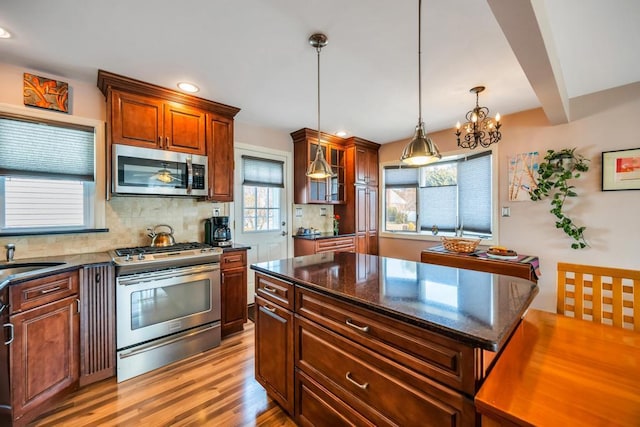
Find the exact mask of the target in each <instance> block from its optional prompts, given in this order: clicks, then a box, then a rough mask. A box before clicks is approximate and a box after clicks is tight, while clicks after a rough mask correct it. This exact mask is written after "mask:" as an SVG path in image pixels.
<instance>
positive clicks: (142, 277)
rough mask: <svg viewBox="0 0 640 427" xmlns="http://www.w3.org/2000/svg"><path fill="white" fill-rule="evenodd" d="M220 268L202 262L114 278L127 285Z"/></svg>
mask: <svg viewBox="0 0 640 427" xmlns="http://www.w3.org/2000/svg"><path fill="white" fill-rule="evenodd" d="M219 270H220V264H219V263H215V264H203V265H198V266H194V267H187V268H184V269H178V270H171V269H170V270H161V271H154V272H151V273H135V274H129V275H125V276H118V277H117V278H116V282H117V283H118V284H119V285H124V286H129V285H137V284H139V283H143V282H151V281H154V280H162V279H174V278H178V277H185V276H194V275H197V274H202V273H210V272H214V271H219Z"/></svg>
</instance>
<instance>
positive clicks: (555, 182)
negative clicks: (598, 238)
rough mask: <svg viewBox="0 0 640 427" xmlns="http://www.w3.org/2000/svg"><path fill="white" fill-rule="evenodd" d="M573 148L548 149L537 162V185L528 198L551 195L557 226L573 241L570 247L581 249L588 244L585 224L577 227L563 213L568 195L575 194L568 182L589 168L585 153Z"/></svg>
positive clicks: (552, 209)
mask: <svg viewBox="0 0 640 427" xmlns="http://www.w3.org/2000/svg"><path fill="white" fill-rule="evenodd" d="M575 151H576V149H575V148H572V149H569V148H565V149H563V150H560V151H554V150H547V155H546V156H545V157H544V161H543V162H540V164H539V165H538V175H539V176H538V179H537V184H538V188H536V189H534V190H532V191H530V192H529V196H530V197H531V200H533V201H538V200H542V199H544V198H546V197H551V210H550V211H549V212H551V213H552V214H553V215H554V216H555V217H556V228H561V229H562V230H563V231H564V232H565V233H566V234H567V235H568V236H569V237H571V238H573V239H574V240H575V242H574V243H572V244H571V247H572V248H573V249H583V248H585V247H587V246H589V245H588V244H587V241H586V240H585V238H584V230H585V229H586V227H584V226H583V227H579V226H577V225H576V224H575V223H574V222H573V221H572V220H571V218H569V217H568V216H567V215H566V214H565V213H564V212H563V210H562V209H563V208H564V202H565V201H566V200H567V197H576V196H577V195H578V194H577V193H576V192H575V191H574V188H575V187H574V186H573V185H569V183H568V181H569V180H570V179H573V178H579V177H580V174H581V172H586V171H588V170H589V165H588V164H587V162H588V161H589V159H585V158H584V156H582V155H580V154H576V152H575Z"/></svg>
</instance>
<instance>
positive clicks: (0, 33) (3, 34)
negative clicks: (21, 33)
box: [0, 27, 11, 39]
mask: <svg viewBox="0 0 640 427" xmlns="http://www.w3.org/2000/svg"><path fill="white" fill-rule="evenodd" d="M8 38H11V33H10V32H9V31H7V30H5V29H4V28H2V27H0V39H8Z"/></svg>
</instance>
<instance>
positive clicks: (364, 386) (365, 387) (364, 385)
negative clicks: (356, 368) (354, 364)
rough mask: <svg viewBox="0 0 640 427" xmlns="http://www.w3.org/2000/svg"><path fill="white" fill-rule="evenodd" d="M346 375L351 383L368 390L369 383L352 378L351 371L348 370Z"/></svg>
mask: <svg viewBox="0 0 640 427" xmlns="http://www.w3.org/2000/svg"><path fill="white" fill-rule="evenodd" d="M344 377H345V378H346V379H347V380H349V382H350V383H352V384H354V385H356V386H357V387H358V388H361V389H362V390H366V389H367V387H369V383H364V384H360V383H359V382H357V381H356V380H354V379H353V378H351V372H347V375H345V376H344Z"/></svg>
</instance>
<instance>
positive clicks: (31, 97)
mask: <svg viewBox="0 0 640 427" xmlns="http://www.w3.org/2000/svg"><path fill="white" fill-rule="evenodd" d="M23 96H24V105H29V106H31V107H38V108H46V109H48V110H56V111H62V112H63V113H68V112H69V84H68V83H65V82H61V81H58V80H52V79H47V78H46V77H40V76H36V75H33V74H29V73H24V80H23Z"/></svg>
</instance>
